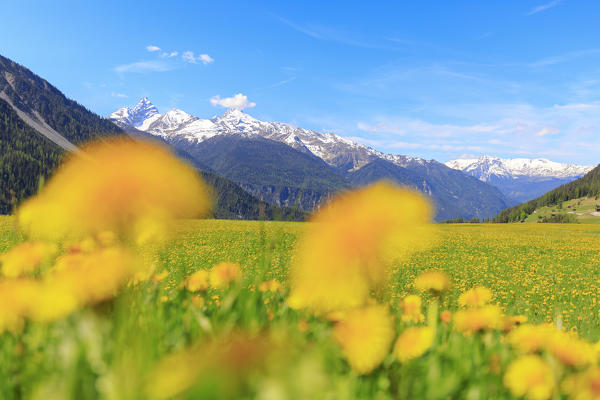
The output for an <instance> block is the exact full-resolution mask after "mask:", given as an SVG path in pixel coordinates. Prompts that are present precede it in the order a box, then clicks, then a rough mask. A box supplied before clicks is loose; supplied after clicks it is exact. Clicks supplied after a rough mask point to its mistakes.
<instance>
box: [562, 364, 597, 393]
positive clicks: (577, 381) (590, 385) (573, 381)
mask: <svg viewBox="0 0 600 400" xmlns="http://www.w3.org/2000/svg"><path fill="white" fill-rule="evenodd" d="M561 389H562V391H563V392H564V393H565V394H566V395H568V396H569V399H573V400H598V399H600V368H598V367H597V366H594V367H590V368H589V369H588V370H586V371H584V372H579V373H576V374H573V375H570V376H567V377H566V378H565V379H564V380H563V382H562V384H561Z"/></svg>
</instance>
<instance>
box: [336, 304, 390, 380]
mask: <svg viewBox="0 0 600 400" xmlns="http://www.w3.org/2000/svg"><path fill="white" fill-rule="evenodd" d="M333 336H334V337H335V339H336V341H337V342H338V344H339V345H340V347H341V349H342V353H343V354H344V356H345V357H346V360H347V361H348V364H350V366H351V367H352V368H353V369H354V370H355V371H357V372H358V373H360V374H368V373H369V372H371V371H372V370H373V369H375V368H376V367H377V366H378V365H379V364H381V362H382V361H383V359H384V358H385V356H386V355H387V354H388V352H389V350H390V344H391V342H392V339H393V338H394V327H393V324H392V318H391V316H390V314H389V312H388V310H387V307H385V306H381V305H375V306H369V307H365V308H359V309H356V310H352V311H349V312H348V314H347V315H346V316H345V317H344V318H343V319H342V320H341V321H340V322H337V323H336V324H335V327H334V328H333Z"/></svg>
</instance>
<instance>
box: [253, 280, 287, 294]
mask: <svg viewBox="0 0 600 400" xmlns="http://www.w3.org/2000/svg"><path fill="white" fill-rule="evenodd" d="M282 290H283V287H282V286H281V283H279V281H278V280H276V279H271V280H269V281H265V282H261V283H260V284H259V285H258V291H259V292H280V291H282Z"/></svg>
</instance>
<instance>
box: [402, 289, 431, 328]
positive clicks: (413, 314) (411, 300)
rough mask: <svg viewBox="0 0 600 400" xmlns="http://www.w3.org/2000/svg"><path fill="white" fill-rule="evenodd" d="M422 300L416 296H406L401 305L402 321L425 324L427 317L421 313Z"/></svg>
mask: <svg viewBox="0 0 600 400" xmlns="http://www.w3.org/2000/svg"><path fill="white" fill-rule="evenodd" d="M421 303H422V302H421V298H420V297H419V296H416V295H414V294H411V295H408V296H406V297H405V298H404V299H403V300H402V303H401V309H402V321H404V322H423V320H424V319H425V316H424V315H423V314H422V313H421Z"/></svg>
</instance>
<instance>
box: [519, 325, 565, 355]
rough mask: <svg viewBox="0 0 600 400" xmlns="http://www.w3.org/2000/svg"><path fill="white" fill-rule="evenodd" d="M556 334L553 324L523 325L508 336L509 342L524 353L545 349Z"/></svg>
mask: <svg viewBox="0 0 600 400" xmlns="http://www.w3.org/2000/svg"><path fill="white" fill-rule="evenodd" d="M555 334H556V328H555V327H554V326H553V325H551V324H542V325H521V326H519V327H517V328H515V329H514V330H513V331H512V332H510V333H509V334H508V336H507V339H508V343H510V344H511V345H512V346H513V347H514V348H516V349H517V350H519V351H521V352H523V353H535V352H538V351H541V350H543V349H544V348H545V347H546V346H547V344H548V343H549V342H550V340H551V339H552V338H553V337H554V335H555Z"/></svg>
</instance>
